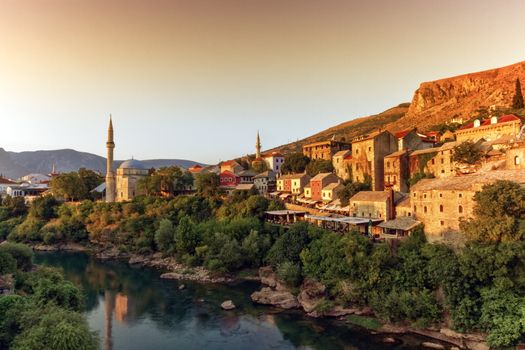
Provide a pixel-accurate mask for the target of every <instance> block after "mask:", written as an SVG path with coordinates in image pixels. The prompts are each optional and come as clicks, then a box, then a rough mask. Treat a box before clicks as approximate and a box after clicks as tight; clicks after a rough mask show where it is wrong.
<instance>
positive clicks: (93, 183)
mask: <svg viewBox="0 0 525 350" xmlns="http://www.w3.org/2000/svg"><path fill="white" fill-rule="evenodd" d="M78 177H79V178H80V181H81V182H82V183H83V185H84V188H85V189H86V191H87V193H86V198H84V199H87V197H90V195H89V194H90V193H91V190H93V189H94V188H96V187H97V186H98V185H100V184H101V183H103V182H104V178H103V177H102V176H100V175H99V174H98V173H96V172H94V171H93V170H90V169H86V168H80V169H78Z"/></svg>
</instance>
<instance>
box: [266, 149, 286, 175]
mask: <svg viewBox="0 0 525 350" xmlns="http://www.w3.org/2000/svg"><path fill="white" fill-rule="evenodd" d="M264 161H265V162H266V166H267V167H268V169H269V170H271V171H273V172H275V173H276V174H281V172H282V170H281V168H282V166H283V163H284V156H283V155H282V154H281V153H279V152H273V153H271V154H267V155H265V156H264Z"/></svg>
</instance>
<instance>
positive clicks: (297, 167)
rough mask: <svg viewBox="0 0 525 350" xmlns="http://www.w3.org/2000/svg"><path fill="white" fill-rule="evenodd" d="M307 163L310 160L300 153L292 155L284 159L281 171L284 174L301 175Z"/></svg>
mask: <svg viewBox="0 0 525 350" xmlns="http://www.w3.org/2000/svg"><path fill="white" fill-rule="evenodd" d="M308 163H310V158H308V157H307V156H305V155H304V154H302V153H294V154H291V155H289V156H288V157H286V159H285V160H284V163H283V165H282V166H281V171H282V172H283V173H285V174H292V173H303V172H304V171H305V170H306V166H307V165H308Z"/></svg>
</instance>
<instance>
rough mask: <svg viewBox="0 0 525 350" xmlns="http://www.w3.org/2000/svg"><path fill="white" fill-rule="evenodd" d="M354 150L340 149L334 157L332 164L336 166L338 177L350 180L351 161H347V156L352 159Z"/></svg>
mask: <svg viewBox="0 0 525 350" xmlns="http://www.w3.org/2000/svg"><path fill="white" fill-rule="evenodd" d="M351 155H352V152H350V150H344V151H339V152H337V153H336V154H334V156H333V157H332V165H333V167H334V171H335V174H336V175H337V177H339V178H341V179H343V180H348V179H350V175H351V170H350V167H351V165H350V163H349V162H348V161H347V157H349V159H351Z"/></svg>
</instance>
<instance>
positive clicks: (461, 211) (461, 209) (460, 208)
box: [458, 205, 463, 214]
mask: <svg viewBox="0 0 525 350" xmlns="http://www.w3.org/2000/svg"><path fill="white" fill-rule="evenodd" d="M458 212H459V213H460V214H462V213H463V206H461V205H460V206H459V207H458Z"/></svg>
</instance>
